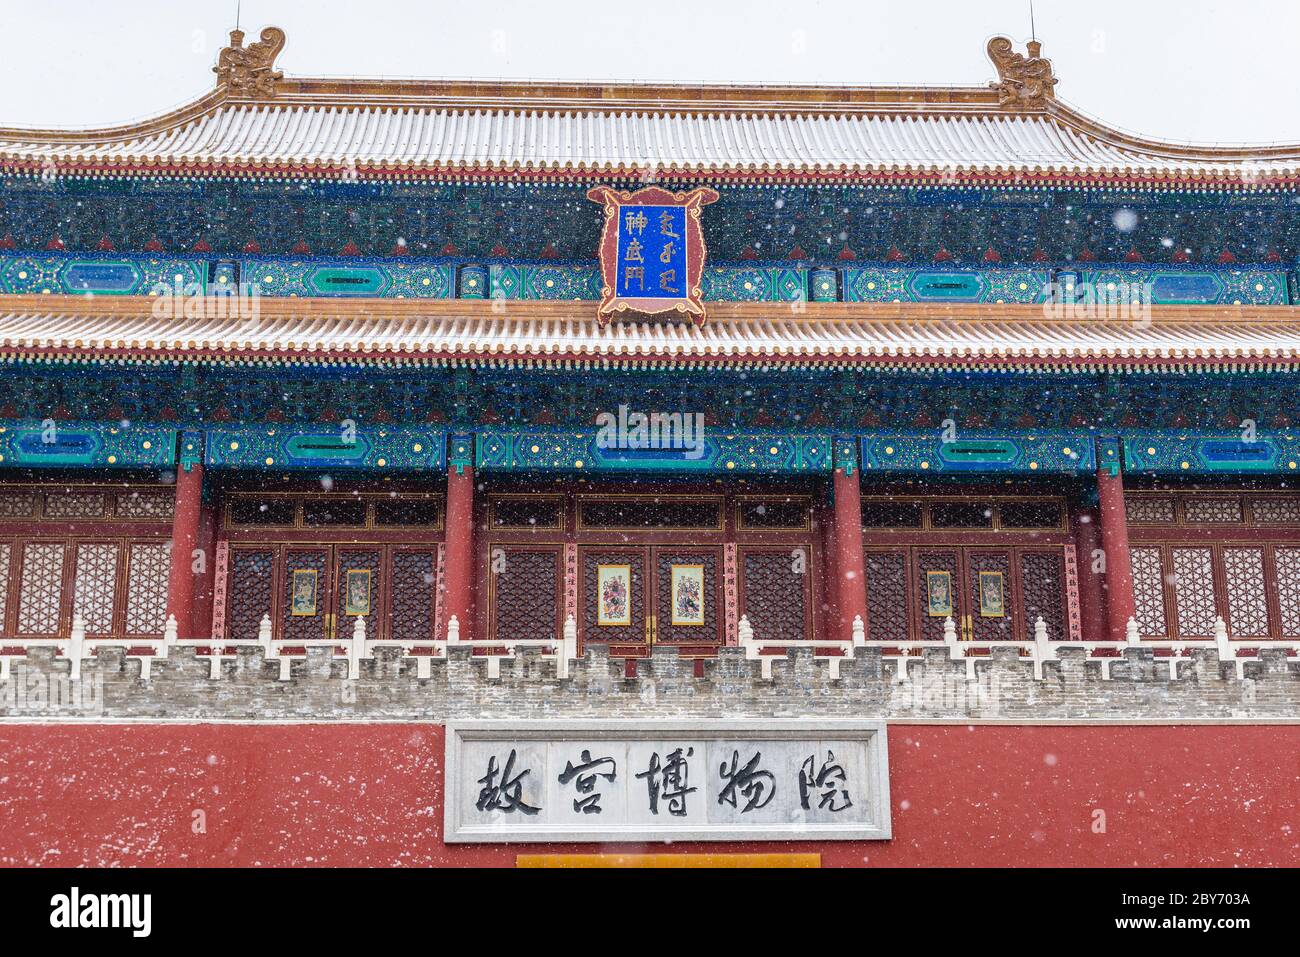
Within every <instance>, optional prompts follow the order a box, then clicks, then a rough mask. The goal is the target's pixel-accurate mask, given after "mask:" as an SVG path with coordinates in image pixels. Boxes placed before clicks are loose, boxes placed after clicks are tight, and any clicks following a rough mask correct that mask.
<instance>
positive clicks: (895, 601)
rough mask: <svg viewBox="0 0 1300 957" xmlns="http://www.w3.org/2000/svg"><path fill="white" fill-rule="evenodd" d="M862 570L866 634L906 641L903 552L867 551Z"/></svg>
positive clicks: (881, 639) (871, 637)
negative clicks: (864, 567) (865, 600)
mask: <svg viewBox="0 0 1300 957" xmlns="http://www.w3.org/2000/svg"><path fill="white" fill-rule="evenodd" d="M866 573H867V637H868V638H870V639H871V640H872V641H907V640H908V638H909V637H910V636H909V634H908V627H907V601H908V596H907V552H906V551H905V550H902V549H900V550H898V551H889V552H876V551H871V552H868V553H867V555H866Z"/></svg>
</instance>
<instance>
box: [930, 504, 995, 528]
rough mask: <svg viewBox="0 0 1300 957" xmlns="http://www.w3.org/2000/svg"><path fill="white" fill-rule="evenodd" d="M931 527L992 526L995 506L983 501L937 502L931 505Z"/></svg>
mask: <svg viewBox="0 0 1300 957" xmlns="http://www.w3.org/2000/svg"><path fill="white" fill-rule="evenodd" d="M930 527H931V528H992V527H993V506H992V505H988V504H986V503H983V502H936V503H935V504H933V505H931V506H930Z"/></svg>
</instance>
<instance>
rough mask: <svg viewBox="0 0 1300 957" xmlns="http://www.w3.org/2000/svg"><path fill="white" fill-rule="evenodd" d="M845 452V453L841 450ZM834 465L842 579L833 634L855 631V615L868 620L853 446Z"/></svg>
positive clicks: (837, 547)
mask: <svg viewBox="0 0 1300 957" xmlns="http://www.w3.org/2000/svg"><path fill="white" fill-rule="evenodd" d="M840 453H845V454H842V455H841V454H840ZM836 459H837V463H838V464H837V465H836V467H835V478H834V489H835V529H834V536H835V572H836V575H837V578H838V580H839V586H838V589H837V592H838V594H839V607H840V628H839V633H838V634H837V635H835V636H834V637H836V638H839V639H841V640H843V639H845V638H848V637H849V636H850V635H851V634H852V628H853V619H854V618H855V617H857V616H861V617H862V624H863V626H865V625H866V624H867V585H866V576H865V573H864V571H863V559H862V487H861V484H860V476H859V475H858V469H857V455H856V454H853V449H852V446H851V445H850V446H849V447H848V448H847V449H837V455H836Z"/></svg>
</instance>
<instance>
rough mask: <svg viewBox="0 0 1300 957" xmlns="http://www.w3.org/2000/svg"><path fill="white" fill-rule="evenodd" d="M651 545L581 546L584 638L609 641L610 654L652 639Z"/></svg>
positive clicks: (642, 647) (580, 604)
mask: <svg viewBox="0 0 1300 957" xmlns="http://www.w3.org/2000/svg"><path fill="white" fill-rule="evenodd" d="M649 557H650V549H648V548H645V547H639V546H632V547H625V546H613V545H610V546H605V545H591V546H587V547H583V548H581V549H579V568H580V569H581V572H580V575H579V583H578V607H579V608H580V609H581V618H580V621H579V628H580V629H581V634H580V637H581V639H582V640H583V641H584V642H586V641H598V642H603V643H606V644H608V645H610V653H611V654H617V653H618V651H619V650H620V646H621V647H622V648H623V649H628V648H629V647H631V648H633V650H635V652H636V653H637V654H641V653H644V651H645V648H646V646H647V645H649V644H650V615H651V611H650V608H649V605H650V601H649V600H648V590H647V588H646V578H647V565H648V563H649Z"/></svg>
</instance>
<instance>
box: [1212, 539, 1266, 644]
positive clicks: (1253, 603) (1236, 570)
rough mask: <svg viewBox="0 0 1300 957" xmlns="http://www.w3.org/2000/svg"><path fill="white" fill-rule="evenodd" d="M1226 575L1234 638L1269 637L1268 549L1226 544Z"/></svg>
mask: <svg viewBox="0 0 1300 957" xmlns="http://www.w3.org/2000/svg"><path fill="white" fill-rule="evenodd" d="M1223 578H1224V584H1225V585H1226V586H1227V595H1228V622H1227V624H1228V629H1229V633H1230V634H1231V635H1232V636H1233V637H1234V638H1267V637H1268V633H1269V629H1268V589H1267V587H1266V585H1265V583H1264V549H1262V548H1225V549H1224V550H1223Z"/></svg>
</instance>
